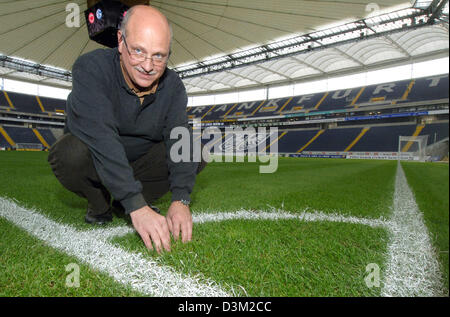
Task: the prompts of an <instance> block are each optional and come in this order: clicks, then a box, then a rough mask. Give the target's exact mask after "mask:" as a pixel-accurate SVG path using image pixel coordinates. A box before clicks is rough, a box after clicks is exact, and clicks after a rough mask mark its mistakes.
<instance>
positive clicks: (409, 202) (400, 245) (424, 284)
mask: <svg viewBox="0 0 450 317" xmlns="http://www.w3.org/2000/svg"><path fill="white" fill-rule="evenodd" d="M390 223H391V225H390V226H389V230H390V232H391V238H390V239H391V240H390V243H389V246H388V260H387V268H386V272H385V278H384V286H383V289H382V293H381V294H382V296H402V297H411V296H448V293H447V291H446V290H445V288H444V284H443V283H442V274H441V271H440V268H439V262H438V260H437V253H436V251H435V249H434V248H433V246H432V243H431V240H430V235H429V233H428V230H427V227H426V226H425V223H424V221H423V214H422V213H421V212H420V210H419V207H418V206H417V204H416V201H415V199H414V194H413V193H412V191H411V189H410V188H409V186H408V182H407V180H406V177H405V174H404V172H403V169H402V167H401V165H400V163H399V164H398V166H397V174H396V179H395V193H394V204H393V215H392V219H391V222H390Z"/></svg>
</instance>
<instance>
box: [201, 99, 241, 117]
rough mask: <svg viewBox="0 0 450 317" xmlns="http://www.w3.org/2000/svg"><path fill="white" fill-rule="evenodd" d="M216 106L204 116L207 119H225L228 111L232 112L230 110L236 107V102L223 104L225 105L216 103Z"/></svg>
mask: <svg viewBox="0 0 450 317" xmlns="http://www.w3.org/2000/svg"><path fill="white" fill-rule="evenodd" d="M213 107H214V108H213V109H212V110H211V111H209V112H208V114H207V115H206V116H205V117H204V118H203V120H205V121H213V120H225V119H226V118H225V115H226V114H228V113H231V112H230V111H233V110H234V109H236V107H237V106H236V103H230V104H223V105H216V106H213ZM210 109H211V108H210V107H208V109H207V110H206V112H207V111H208V110H210Z"/></svg>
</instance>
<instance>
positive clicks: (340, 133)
mask: <svg viewBox="0 0 450 317" xmlns="http://www.w3.org/2000/svg"><path fill="white" fill-rule="evenodd" d="M361 130H362V128H343V129H328V130H326V131H325V132H324V133H322V134H321V135H320V136H319V137H318V138H317V139H316V140H315V141H314V142H313V143H311V144H310V145H309V146H308V147H307V148H306V149H305V150H304V151H328V152H334V151H337V152H342V151H344V150H345V149H346V148H347V147H348V146H349V145H350V143H352V142H353V141H354V140H355V139H356V137H357V136H358V135H359V134H360V133H361Z"/></svg>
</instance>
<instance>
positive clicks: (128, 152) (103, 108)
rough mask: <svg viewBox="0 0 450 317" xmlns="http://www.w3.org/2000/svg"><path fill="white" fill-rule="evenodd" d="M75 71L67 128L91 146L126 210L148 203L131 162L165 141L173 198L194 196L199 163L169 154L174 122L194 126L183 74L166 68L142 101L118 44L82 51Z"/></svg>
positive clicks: (102, 174) (99, 169)
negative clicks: (129, 78) (128, 77)
mask: <svg viewBox="0 0 450 317" xmlns="http://www.w3.org/2000/svg"><path fill="white" fill-rule="evenodd" d="M72 76H73V88H72V92H71V93H70V95H69V96H68V99H67V109H66V112H67V118H66V126H65V132H70V133H72V134H73V135H75V136H76V137H78V138H79V139H80V140H82V141H83V142H84V143H85V144H86V145H87V146H88V147H89V149H90V151H91V154H92V157H93V160H94V165H95V168H96V170H97V173H98V175H99V177H100V179H101V180H102V183H103V185H104V186H105V187H106V188H107V189H108V191H109V192H110V193H111V195H112V196H113V197H114V199H116V200H119V201H120V202H121V203H122V205H123V206H124V208H125V211H126V213H130V212H132V211H134V210H136V209H139V208H141V207H144V206H145V205H147V203H146V201H145V200H144V197H143V195H142V193H141V191H142V184H141V183H140V182H139V181H138V180H136V179H135V178H134V176H133V170H132V168H131V167H130V164H129V162H132V161H134V160H136V159H138V158H139V157H140V156H142V155H144V154H145V153H146V152H147V151H148V150H149V149H150V148H151V147H152V146H153V145H154V144H155V143H157V142H161V141H164V143H165V145H166V150H167V164H168V169H169V183H170V191H171V192H172V201H175V200H182V199H185V200H190V193H191V191H192V188H193V186H194V183H195V176H196V170H197V165H198V163H190V162H180V163H174V162H173V161H172V160H171V159H170V155H169V153H170V148H171V146H172V144H174V143H175V142H177V140H171V139H170V138H169V136H170V131H171V130H172V128H174V127H186V128H188V119H187V114H186V106H187V95H186V90H185V87H184V85H183V82H182V81H181V79H180V78H179V77H178V75H177V74H176V73H175V72H174V71H172V70H170V69H166V71H165V73H164V75H163V76H162V77H161V78H160V79H159V84H158V88H157V91H156V93H155V94H151V95H148V96H146V97H145V99H144V101H143V103H142V105H141V102H140V100H139V97H138V96H137V95H136V94H134V93H133V92H132V91H131V89H130V88H129V87H128V85H127V84H126V82H125V79H124V77H123V74H122V70H121V67H120V55H119V52H118V50H117V49H98V50H95V51H92V52H90V53H87V54H84V55H82V56H80V57H79V58H78V59H77V60H76V62H75V63H74V65H73V68H72ZM190 148H191V151H192V147H190ZM191 157H192V153H191Z"/></svg>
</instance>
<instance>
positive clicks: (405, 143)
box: [398, 135, 428, 162]
mask: <svg viewBox="0 0 450 317" xmlns="http://www.w3.org/2000/svg"><path fill="white" fill-rule="evenodd" d="M427 142H428V135H421V136H399V139H398V159H399V160H402V161H420V162H425V160H426V153H425V150H426V147H427Z"/></svg>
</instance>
